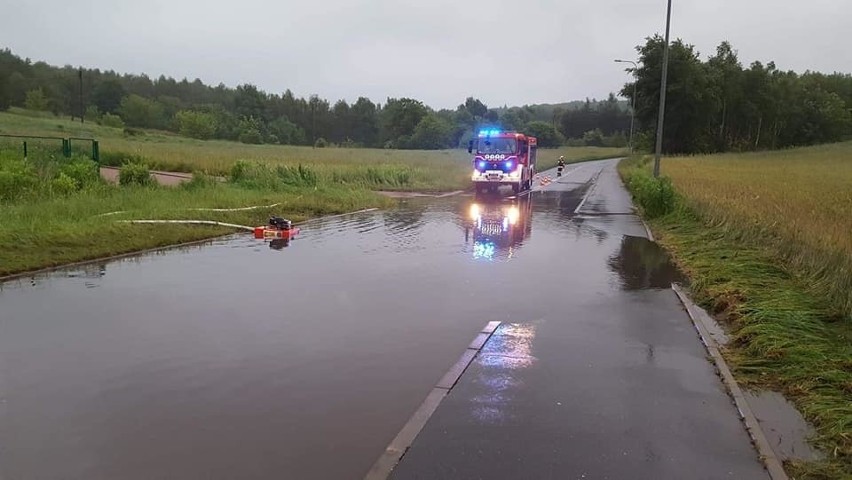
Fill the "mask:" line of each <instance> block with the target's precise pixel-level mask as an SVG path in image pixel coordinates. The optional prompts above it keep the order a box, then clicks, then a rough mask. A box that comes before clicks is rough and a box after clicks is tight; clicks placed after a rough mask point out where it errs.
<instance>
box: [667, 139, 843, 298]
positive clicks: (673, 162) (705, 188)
mask: <svg viewBox="0 0 852 480" xmlns="http://www.w3.org/2000/svg"><path fill="white" fill-rule="evenodd" d="M662 171H663V174H664V175H667V176H669V177H671V179H672V181H673V182H674V185H675V187H676V188H677V190H678V192H679V193H681V194H682V195H683V196H684V197H686V199H687V201H689V202H690V203H691V204H692V206H693V207H694V208H696V209H697V210H698V211H699V212H700V213H701V214H702V216H705V218H708V219H710V221H711V223H715V224H716V225H719V226H724V225H732V226H734V227H736V228H737V229H738V230H740V231H743V232H745V233H746V234H747V235H756V236H759V237H760V238H761V239H763V240H765V241H767V247H768V248H770V247H774V248H778V249H779V251H780V252H781V253H782V254H783V256H784V257H785V258H786V260H787V261H789V262H790V265H791V266H792V267H794V268H795V269H801V272H802V273H804V274H807V275H809V276H810V277H811V280H812V281H816V282H820V284H821V287H822V288H825V289H828V290H829V291H832V292H833V293H834V294H835V295H836V296H838V297H839V298H841V305H842V306H843V309H844V310H845V311H846V313H847V314H848V313H849V311H850V307H852V299H850V292H849V289H850V286H852V279H850V277H852V142H845V143H838V144H832V145H821V146H816V147H808V148H799V149H791V150H784V151H775V152H759V153H748V154H725V155H712V156H696V157H680V158H667V159H665V160H664V161H663V165H662Z"/></svg>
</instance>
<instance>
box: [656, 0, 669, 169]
mask: <svg viewBox="0 0 852 480" xmlns="http://www.w3.org/2000/svg"><path fill="white" fill-rule="evenodd" d="M671 21H672V0H669V6H668V9H667V10H666V44H665V45H664V46H663V78H662V81H661V82H660V113H659V115H657V149H656V151H655V153H654V178H657V177H659V176H660V152H661V151H662V149H663V115H665V113H666V80H667V77H668V74H669V27H670V26H671Z"/></svg>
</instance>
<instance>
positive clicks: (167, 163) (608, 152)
mask: <svg viewBox="0 0 852 480" xmlns="http://www.w3.org/2000/svg"><path fill="white" fill-rule="evenodd" d="M0 134H21V135H43V136H62V137H67V136H77V137H85V138H96V139H98V141H99V143H100V150H101V162H102V163H103V164H105V165H113V166H119V165H121V164H122V163H124V162H126V161H127V160H132V161H136V162H141V163H145V164H147V165H148V166H149V167H150V168H151V169H154V170H165V171H176V172H195V171H200V172H204V173H207V174H210V175H227V174H228V172H229V171H230V169H231V167H232V166H233V164H234V163H235V162H236V161H238V160H244V161H250V162H260V163H267V164H272V165H287V166H297V165H299V164H302V165H308V166H310V167H311V169H312V170H313V171H314V172H316V174H317V175H318V177H319V179H320V181H321V182H323V183H334V184H339V185H347V186H358V187H364V188H368V189H372V190H382V189H388V190H402V191H420V192H424V191H433V192H438V191H448V190H458V189H466V188H468V187H469V183H470V182H469V179H470V170H471V162H470V156H469V154H468V153H467V151H466V150H463V149H454V150H390V149H371V148H337V147H327V148H312V147H303V146H292V145H247V144H242V143H237V142H228V141H222V140H195V139H191V138H186V137H181V136H178V135H174V134H171V133H167V132H161V131H153V130H140V129H120V128H111V127H106V126H101V125H96V124H92V123H83V124H81V123H79V122H71V121H70V120H69V119H67V118H59V117H54V116H52V115H50V114H39V113H32V112H27V111H23V110H20V109H12V110H11V113H2V112H0ZM7 144H8V142H7ZM53 144H54V145H56V142H53ZM0 146H1V145H0ZM16 146H17V145H16ZM8 148H9V147H8V146H7V149H8ZM625 153H626V151H625V150H624V149H619V148H607V147H561V148H555V149H541V150H540V151H539V156H538V158H539V171H541V170H544V169H547V168H551V167H553V166H555V165H556V161H557V159H558V158H559V156H560V155H563V156H565V159H566V161H568V162H577V161H584V160H595V159H601V158H612V157H618V156H622V155H624V154H625Z"/></svg>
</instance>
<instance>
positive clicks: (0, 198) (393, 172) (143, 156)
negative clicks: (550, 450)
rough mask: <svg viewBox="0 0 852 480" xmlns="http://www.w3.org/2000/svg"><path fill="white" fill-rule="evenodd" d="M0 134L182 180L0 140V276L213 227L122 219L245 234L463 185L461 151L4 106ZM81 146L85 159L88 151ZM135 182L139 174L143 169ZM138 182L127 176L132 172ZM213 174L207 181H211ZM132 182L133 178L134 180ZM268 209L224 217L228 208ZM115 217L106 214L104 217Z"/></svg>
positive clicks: (552, 156) (577, 155)
mask: <svg viewBox="0 0 852 480" xmlns="http://www.w3.org/2000/svg"><path fill="white" fill-rule="evenodd" d="M0 134H6V135H29V136H48V137H63V138H68V137H81V138H96V139H98V142H99V146H100V158H101V163H102V164H107V165H116V166H120V165H124V164H128V162H129V165H132V166H133V167H125V170H126V171H127V172H128V173H130V171H131V170H134V169H136V167H137V166H138V165H141V164H144V165H146V166H147V167H149V168H151V169H157V170H167V171H183V172H193V173H194V176H195V180H193V181H192V182H190V183H188V184H185V185H183V186H181V187H178V188H166V187H158V186H157V185H150V184H148V185H138V184H135V183H144V182H130V183H133V184H130V185H123V186H116V185H109V184H106V183H105V182H104V181H102V180H101V179H100V177H99V174H98V165H96V164H95V163H94V162H92V161H91V160H89V159H88V158H87V156H89V155H90V152H91V150H90V149H91V147H90V146H89V144H88V143H87V142H84V141H78V140H72V145H73V146H74V156H73V157H72V158H65V157H63V156H62V154H61V140H53V139H36V138H29V139H27V142H28V157H27V159H26V161H25V160H24V159H23V149H22V143H21V142H22V141H23V139H20V138H8V137H0V276H2V275H7V274H12V273H17V272H24V271H29V270H33V269H38V268H42V267H49V266H57V265H62V264H66V263H69V262H75V261H80V260H86V259H94V258H100V257H103V256H109V255H116V254H122V253H127V252H133V251H137V250H142V249H147V248H152V247H158V246H165V245H171V244H176V243H181V242H186V241H193V240H199V239H204V238H210V237H213V236H216V235H221V234H224V233H228V232H229V231H231V230H229V229H227V228H223V227H213V226H183V225H148V226H143V225H129V224H126V223H120V222H119V220H128V219H193V220H212V221H220V222H227V223H236V224H241V225H255V224H261V223H264V222H265V221H266V219H267V218H268V216H269V215H271V214H276V215H282V216H284V217H287V218H290V219H291V220H294V221H298V220H302V219H306V218H309V217H315V216H320V215H326V214H335V213H343V212H348V211H354V210H359V209H362V208H368V207H391V206H393V205H394V204H395V201H393V200H390V199H388V198H386V197H384V196H382V195H379V194H378V193H377V192H378V191H383V190H398V191H418V192H445V191H452V190H463V189H468V188H469V187H470V185H469V184H470V181H469V175H470V165H471V164H470V157H469V154H468V153H467V151H465V150H461V149H457V150H442V151H406V150H379V149H359V148H334V147H329V148H310V147H297V146H286V145H245V144H241V143H236V142H225V141H218V140H217V141H202V140H193V139H189V138H184V137H180V136H177V135H172V134H168V133H164V132H158V131H140V130H132V129H130V130H128V129H118V128H111V127H106V126H101V125H97V124H92V123H83V124H81V123H79V122H71V121H70V120H69V119H63V118H59V117H55V116H53V115H51V114H45V113H34V112H27V111H22V110H19V109H12V111H11V113H10V112H5V113H0ZM87 149H88V150H87ZM622 153H623V151H622V150H618V149H608V148H586V147H579V148H567V147H566V148H560V149H548V150H542V151H541V153H540V155H539V159H540V166H541V167H540V168H548V167H550V166H552V165H555V163H556V160H557V159H558V157H559V155H565V157H566V159H568V160H569V161H582V160H588V159H596V158H604V157H611V156H617V155H619V154H622ZM142 172H143V178H146V177H147V175H144V169H142ZM137 173H138V172H137ZM214 177H218V178H214ZM137 179H138V178H137ZM220 180H224V181H220ZM272 204H277V205H276V206H275V207H272V208H260V209H255V210H244V211H235V212H214V211H209V210H197V209H210V208H217V209H232V208H243V207H248V206H262V205H272ZM112 212H121V213H119V214H114V215H103V214H107V213H112Z"/></svg>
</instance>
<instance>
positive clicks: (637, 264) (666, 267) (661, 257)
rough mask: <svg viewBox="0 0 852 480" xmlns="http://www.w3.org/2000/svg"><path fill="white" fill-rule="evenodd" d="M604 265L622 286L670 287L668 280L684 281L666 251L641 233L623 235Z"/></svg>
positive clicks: (639, 288) (629, 287)
mask: <svg viewBox="0 0 852 480" xmlns="http://www.w3.org/2000/svg"><path fill="white" fill-rule="evenodd" d="M607 265H608V266H609V268H610V270H611V271H612V272H613V273H615V274H616V276H617V281H618V282H619V284H620V286H621V288H623V289H624V290H642V289H647V288H671V285H672V283H675V282H677V283H683V282H685V281H686V277H684V275H683V274H682V273H681V272H680V270H678V269H677V267H676V266H675V265H674V263H672V261H671V257H669V254H668V253H667V252H666V251H665V250H663V249H662V248H661V247H660V246H659V245H657V244H656V243H654V242H652V241H650V240H648V239H647V238H643V237H633V236H628V235H625V236H623V237H622V238H621V247H620V248H619V250H618V252H617V253H616V254H615V255H613V256H612V257H611V258H610V259H609V262H608V263H607Z"/></svg>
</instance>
